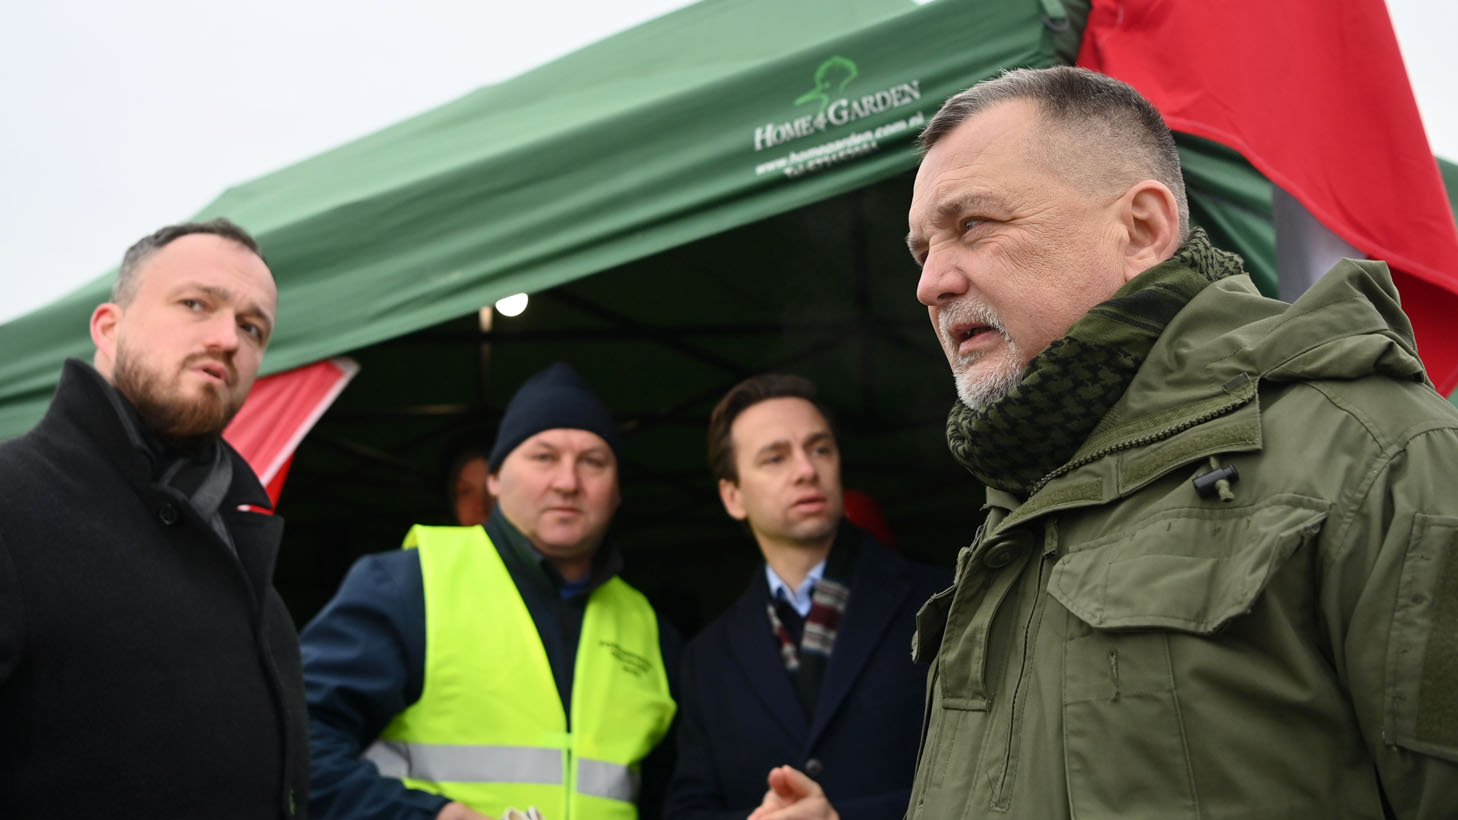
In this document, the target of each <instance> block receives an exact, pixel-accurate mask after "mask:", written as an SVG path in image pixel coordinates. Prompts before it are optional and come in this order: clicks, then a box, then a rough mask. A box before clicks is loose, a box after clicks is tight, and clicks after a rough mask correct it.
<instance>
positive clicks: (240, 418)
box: [223, 358, 359, 505]
mask: <svg viewBox="0 0 1458 820" xmlns="http://www.w3.org/2000/svg"><path fill="white" fill-rule="evenodd" d="M357 372H359V365H358V364H355V362H354V361H353V360H351V359H346V358H335V359H326V360H324V361H322V362H315V363H313V364H311V365H305V366H304V367H299V368H295V369H293V370H286V371H284V372H283V373H275V374H273V375H272V376H267V377H265V378H262V379H259V380H258V381H256V382H254V383H253V389H252V390H251V391H249V393H248V400H247V401H245V402H244V403H243V407H242V409H240V410H239V411H238V415H236V416H234V417H233V421H231V422H230V423H229V424H228V428H227V429H226V430H224V431H223V438H225V439H227V440H228V443H229V444H231V445H233V449H235V450H237V451H238V454H239V455H241V456H243V458H244V460H246V461H247V462H248V466H250V467H252V468H253V472H255V473H257V474H258V480H259V482H260V483H261V484H263V486H264V488H265V489H266V490H268V497H269V498H270V499H272V501H273V503H274V504H275V505H277V504H278V496H279V493H280V492H281V491H282V490H283V480H284V476H285V475H286V474H287V473H288V468H289V464H290V463H291V462H292V460H293V455H294V450H295V449H297V448H298V446H299V442H301V441H303V440H304V435H305V434H307V433H308V432H309V430H310V429H312V428H313V426H314V423H315V422H317V421H318V420H319V417H320V416H322V415H324V411H325V410H328V409H329V405H331V404H333V403H334V399H335V398H337V397H338V396H339V393H340V391H342V390H344V386H345V385H347V384H349V380H350V379H352V378H354V374H355V373H357Z"/></svg>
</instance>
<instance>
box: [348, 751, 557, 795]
mask: <svg viewBox="0 0 1458 820" xmlns="http://www.w3.org/2000/svg"><path fill="white" fill-rule="evenodd" d="M361 756H362V757H363V758H364V759H365V760H368V761H370V762H371V763H374V764H375V768H377V769H379V770H380V774H381V775H384V776H385V777H395V778H405V777H411V778H415V779H416V780H434V781H437V782H448V781H453V782H457V783H547V784H553V783H555V784H558V785H560V784H561V783H562V753H561V752H559V751H557V750H556V749H534V748H532V747H530V746H442V745H436V744H430V743H405V742H402V741H398V740H377V741H375V742H374V744H373V745H371V746H370V747H369V748H368V749H366V750H365V753H364V754H363V755H361Z"/></svg>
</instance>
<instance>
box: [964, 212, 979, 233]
mask: <svg viewBox="0 0 1458 820" xmlns="http://www.w3.org/2000/svg"><path fill="white" fill-rule="evenodd" d="M959 224H960V225H961V226H962V233H966V232H968V231H970V230H972V229H973V228H975V227H977V226H978V225H981V224H982V220H981V219H978V218H977V217H975V216H974V217H969V218H967V219H964V220H962V221H961V223H959Z"/></svg>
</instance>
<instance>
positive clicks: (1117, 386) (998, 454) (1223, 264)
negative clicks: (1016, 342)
mask: <svg viewBox="0 0 1458 820" xmlns="http://www.w3.org/2000/svg"><path fill="white" fill-rule="evenodd" d="M1244 272H1245V270H1244V269H1243V268H1242V267H1241V260H1240V257H1239V256H1236V255H1235V254H1233V253H1226V252H1225V251H1222V250H1219V249H1217V248H1216V247H1215V246H1214V245H1211V244H1210V239H1209V237H1208V236H1206V234H1205V232H1204V231H1203V230H1202V229H1200V228H1196V229H1194V230H1193V231H1191V232H1190V239H1189V241H1188V242H1186V243H1185V244H1184V245H1182V246H1181V247H1180V249H1179V251H1178V252H1176V253H1175V255H1174V256H1173V257H1171V258H1170V259H1168V260H1166V261H1164V262H1161V263H1160V264H1158V265H1155V266H1154V267H1152V268H1150V269H1149V270H1147V271H1144V272H1143V273H1141V274H1139V275H1138V276H1136V277H1134V279H1132V280H1131V281H1129V282H1127V283H1126V284H1125V285H1124V286H1123V287H1122V288H1120V289H1119V290H1118V292H1117V293H1115V294H1114V295H1113V296H1112V297H1111V298H1109V300H1108V301H1105V302H1101V303H1099V304H1098V305H1095V306H1094V307H1093V308H1092V309H1090V310H1089V312H1088V313H1087V314H1085V315H1084V316H1083V318H1081V319H1079V320H1078V321H1077V322H1075V323H1074V324H1073V327H1071V328H1069V329H1068V334H1067V335H1065V336H1063V337H1062V338H1060V339H1057V340H1055V341H1054V342H1053V343H1052V344H1050V345H1048V347H1047V349H1045V350H1044V351H1043V352H1041V353H1039V354H1038V355H1037V356H1034V357H1033V360H1032V361H1031V362H1029V363H1028V369H1027V372H1026V373H1025V374H1023V378H1022V380H1021V381H1020V382H1018V384H1017V385H1016V386H1015V387H1013V389H1012V390H1011V391H1009V392H1008V394H1007V395H1006V396H1003V397H1002V398H1000V399H998V400H997V401H994V402H993V403H992V404H990V405H988V406H987V407H986V408H984V409H982V410H973V409H971V408H969V407H967V405H965V404H963V403H962V402H960V401H959V402H957V403H956V405H954V406H953V407H952V412H951V413H950V414H949V415H948V416H947V446H948V447H950V448H951V450H952V456H953V457H954V458H956V459H957V461H958V462H959V463H961V465H962V466H963V467H966V468H967V470H968V471H969V472H971V473H972V475H974V476H976V477H977V479H978V480H979V481H981V482H982V483H983V484H986V485H987V486H989V487H995V488H997V489H1000V490H1007V491H1009V492H1012V493H1016V494H1018V495H1022V496H1026V495H1027V494H1028V492H1029V490H1030V489H1031V488H1032V487H1033V486H1034V485H1036V484H1037V483H1038V482H1039V481H1040V480H1041V479H1042V478H1043V477H1044V476H1046V475H1048V474H1049V473H1051V472H1053V471H1054V470H1056V469H1057V468H1059V467H1061V466H1063V464H1064V463H1065V462H1067V461H1068V459H1069V457H1071V456H1072V455H1073V454H1074V452H1076V451H1077V450H1078V447H1079V445H1081V444H1083V442H1084V440H1085V439H1087V438H1088V436H1089V434H1090V433H1092V432H1093V429H1094V427H1096V426H1097V425H1098V423H1099V420H1100V419H1102V418H1103V417H1104V414H1105V413H1107V412H1108V411H1109V408H1111V407H1113V406H1114V403H1115V402H1117V401H1118V400H1119V397H1120V396H1122V395H1124V391H1125V390H1126V389H1127V388H1128V387H1129V382H1130V381H1132V380H1133V379H1134V373H1135V372H1136V371H1138V370H1139V365H1140V364H1141V363H1143V361H1144V357H1145V356H1147V355H1148V354H1149V350H1150V348H1152V347H1153V346H1154V343H1155V341H1156V340H1157V339H1158V338H1159V334H1160V333H1162V332H1164V328H1165V325H1167V324H1169V321H1170V320H1171V319H1173V318H1174V315H1175V314H1176V313H1178V312H1179V311H1180V309H1181V308H1183V307H1184V306H1185V305H1186V304H1187V303H1188V302H1189V301H1190V300H1191V299H1193V298H1194V297H1195V294H1197V293H1199V292H1200V291H1201V290H1203V289H1204V287H1205V286H1206V285H1208V284H1210V283H1211V282H1214V281H1216V280H1218V279H1223V278H1224V277H1226V276H1233V275H1235V274H1240V273H1244Z"/></svg>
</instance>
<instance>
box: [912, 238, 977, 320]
mask: <svg viewBox="0 0 1458 820" xmlns="http://www.w3.org/2000/svg"><path fill="white" fill-rule="evenodd" d="M966 292H967V277H966V276H964V275H963V274H962V271H961V270H960V269H958V267H957V266H956V264H954V263H953V261H952V258H951V254H949V253H945V252H943V253H937V252H936V251H932V252H931V253H928V254H927V256H926V261H924V262H923V263H922V265H921V278H920V279H918V280H917V282H916V300H917V301H918V302H921V303H922V304H923V305H926V306H927V307H936V306H938V305H940V304H942V303H944V302H946V301H948V300H950V299H955V298H957V297H958V296H961V295H962V294H964V293H966Z"/></svg>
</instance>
